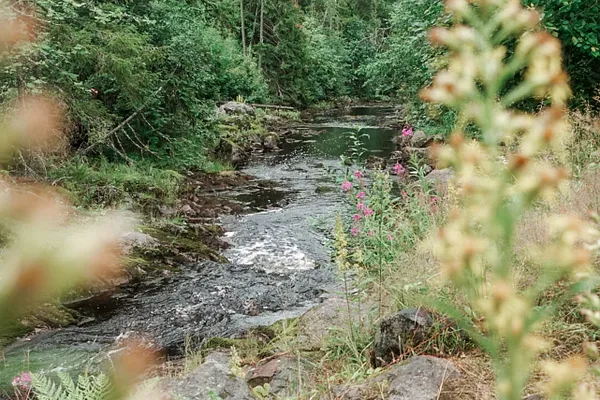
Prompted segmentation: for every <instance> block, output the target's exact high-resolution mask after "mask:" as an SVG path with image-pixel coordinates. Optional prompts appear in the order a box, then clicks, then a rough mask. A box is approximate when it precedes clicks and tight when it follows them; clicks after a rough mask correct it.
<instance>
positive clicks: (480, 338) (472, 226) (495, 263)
mask: <svg viewBox="0 0 600 400" xmlns="http://www.w3.org/2000/svg"><path fill="white" fill-rule="evenodd" d="M446 7H447V10H448V11H449V12H450V13H451V14H452V15H453V18H454V22H455V24H454V26H453V27H452V28H449V29H446V28H436V29H434V30H433V31H432V32H431V40H432V42H433V43H434V44H436V45H440V46H445V47H446V48H448V50H449V51H450V53H451V59H450V62H449V65H448V69H446V70H444V71H442V72H440V73H438V75H437V76H436V77H435V79H434V81H433V84H432V85H431V86H430V87H429V88H427V89H425V90H424V91H423V93H422V97H423V99H424V100H426V101H429V102H432V103H437V104H441V105H444V106H446V107H448V108H451V109H454V110H456V111H457V112H458V113H460V114H461V115H462V116H463V118H462V120H464V121H465V122H468V123H470V124H473V125H474V126H476V127H477V128H478V130H479V131H480V133H481V141H470V140H467V139H466V138H465V135H464V134H463V131H462V129H461V127H457V129H456V130H455V132H454V133H453V134H452V136H451V138H450V140H449V145H447V146H444V147H440V148H438V149H437V151H435V155H436V156H437V158H438V159H439V162H440V163H441V164H445V165H447V166H452V167H453V168H454V169H455V171H456V174H457V177H456V185H457V188H458V190H459V192H460V201H459V205H458V206H457V207H456V208H455V209H454V210H452V211H451V212H450V214H449V217H448V221H447V223H446V224H445V226H444V227H443V228H441V229H439V231H438V232H437V234H436V235H435V237H434V238H433V240H434V243H435V250H436V254H437V256H438V257H439V260H440V261H441V265H442V269H443V274H444V276H445V277H446V278H447V279H448V280H449V281H450V282H451V283H452V284H453V285H455V286H456V287H457V288H458V289H459V290H460V291H461V292H463V293H464V295H465V296H466V298H467V301H468V302H469V304H470V308H471V310H472V314H474V315H475V316H476V317H477V319H478V320H480V321H482V323H481V325H480V326H478V328H475V327H473V325H471V327H470V328H468V329H469V332H470V333H471V335H472V336H473V338H474V339H475V340H476V341H477V342H478V343H479V344H480V345H481V346H482V347H483V348H484V349H485V350H486V351H488V352H489V354H490V356H491V358H492V360H493V363H494V368H495V371H496V388H497V389H496V390H497V395H498V397H499V398H500V399H503V400H520V399H521V398H522V395H523V390H524V388H525V386H526V385H527V383H528V381H529V378H530V375H531V371H532V369H533V367H534V364H535V361H536V355H537V354H538V353H539V352H540V351H541V350H542V349H543V348H544V347H545V341H544V340H543V339H541V338H540V337H538V336H536V331H537V329H538V328H539V327H540V324H541V323H542V322H543V321H545V320H547V319H548V318H549V316H550V315H552V314H553V313H554V312H555V311H556V306H557V304H550V305H547V306H545V307H535V305H536V303H537V301H538V299H539V298H540V296H541V295H542V294H543V292H544V291H545V290H547V289H549V288H550V287H551V286H552V285H554V284H555V283H557V282H558V281H562V282H570V283H571V289H572V290H571V292H573V293H574V292H577V291H579V290H581V289H582V288H584V287H586V286H587V285H589V284H590V281H591V278H590V277H591V272H590V258H591V257H590V249H589V248H588V246H586V243H589V242H590V241H591V240H594V237H595V236H596V232H595V231H594V230H593V229H591V228H590V227H589V226H588V225H587V224H586V223H585V222H584V221H581V220H579V219H577V218H575V217H570V216H566V215H562V216H557V217H555V218H553V219H551V220H550V221H549V230H548V234H549V235H550V237H551V239H552V241H551V243H550V245H549V246H548V247H546V248H543V249H539V251H538V252H536V253H535V254H536V256H537V257H536V260H537V264H538V265H539V275H538V277H537V278H536V280H535V281H534V283H533V284H531V285H530V286H528V287H524V288H523V287H520V288H519V289H518V290H517V289H516V288H515V285H516V273H515V270H514V268H513V267H514V263H513V255H514V251H513V244H514V243H513V242H514V238H515V229H516V226H517V222H518V221H519V219H520V218H521V217H522V216H523V214H524V213H525V212H526V211H527V210H528V209H530V208H531V207H533V206H534V205H535V203H536V202H540V201H543V200H548V199H551V198H552V196H553V195H554V194H556V193H557V192H558V190H559V188H560V186H561V184H563V183H564V182H565V181H566V180H567V178H568V176H569V175H568V173H567V171H566V169H565V168H564V167H562V166H560V165H558V164H559V162H558V161H556V160H560V159H561V157H560V155H561V150H563V148H564V145H565V143H566V141H567V140H568V137H567V136H568V134H569V129H568V126H567V123H566V122H565V103H566V101H567V99H568V97H569V95H570V89H569V86H568V83H567V76H566V74H565V72H564V71H563V69H562V59H561V45H560V42H559V41H558V40H557V39H555V38H554V37H553V36H552V35H550V34H549V33H547V32H544V31H542V30H541V29H540V27H539V16H538V14H537V13H536V12H535V11H533V10H529V9H524V8H523V7H522V6H521V4H520V2H519V1H518V0H508V1H507V0H473V1H467V0H449V1H447V2H446ZM512 39H516V47H515V49H514V52H513V53H512V54H511V55H510V56H509V55H508V50H507V47H506V46H505V45H504V43H506V42H507V41H509V40H512ZM520 76H522V78H521V79H517V77H520ZM508 82H512V84H511V85H508ZM530 98H534V99H539V100H541V101H543V104H544V105H545V108H544V109H543V110H542V111H540V112H539V113H538V114H535V115H534V114H527V113H524V112H521V111H519V110H518V109H516V108H515V107H514V105H515V104H517V103H519V102H520V101H522V100H526V99H530ZM505 145H506V146H505ZM506 149H514V150H510V151H508V150H506ZM549 153H553V154H555V155H556V156H554V157H547V155H548V154H549ZM501 155H502V156H504V157H505V158H506V160H507V163H506V164H504V163H501V162H499V161H498V159H499V156H501ZM548 160H553V161H548ZM440 307H442V305H440ZM443 308H444V309H445V311H447V312H448V313H450V314H451V315H453V316H455V317H456V318H457V319H461V321H463V322H464V321H468V320H470V318H471V317H473V315H472V314H471V315H469V316H468V318H467V317H466V316H465V315H464V314H462V313H460V312H459V311H458V310H452V309H450V307H447V306H446V307H443ZM544 369H545V371H546V372H547V373H548V382H547V384H546V385H545V386H544V390H545V392H546V394H547V395H548V397H549V398H551V399H561V398H565V396H567V395H569V394H570V393H571V392H572V390H574V387H575V385H576V382H577V381H578V380H579V379H580V378H581V377H582V375H583V374H584V372H585V370H586V361H585V359H584V358H582V357H573V358H571V359H569V360H567V361H565V362H561V363H547V364H545V365H544ZM582 393H585V395H582ZM575 398H577V399H591V398H595V397H594V396H593V394H592V393H591V392H590V391H589V390H587V391H586V390H579V391H578V392H577V394H576V395H575Z"/></svg>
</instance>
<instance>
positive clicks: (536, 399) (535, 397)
mask: <svg viewBox="0 0 600 400" xmlns="http://www.w3.org/2000/svg"><path fill="white" fill-rule="evenodd" d="M523 400H544V396H542V395H541V394H530V395H529V396H527V397H525V398H524V399H523Z"/></svg>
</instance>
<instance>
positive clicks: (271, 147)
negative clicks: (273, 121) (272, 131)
mask: <svg viewBox="0 0 600 400" xmlns="http://www.w3.org/2000/svg"><path fill="white" fill-rule="evenodd" d="M262 146H263V149H264V151H267V152H268V151H275V150H277V149H278V147H277V135H268V136H266V137H265V138H264V139H263V143H262Z"/></svg>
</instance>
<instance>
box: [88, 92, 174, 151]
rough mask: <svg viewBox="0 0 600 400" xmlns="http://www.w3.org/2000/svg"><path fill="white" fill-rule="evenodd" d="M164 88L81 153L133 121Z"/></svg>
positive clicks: (89, 149)
mask: <svg viewBox="0 0 600 400" xmlns="http://www.w3.org/2000/svg"><path fill="white" fill-rule="evenodd" d="M162 90H163V87H162V86H161V87H159V88H158V90H157V91H156V92H154V93H153V96H150V97H149V98H148V100H147V101H146V102H145V103H144V104H142V106H141V107H140V108H138V109H137V110H136V111H135V112H134V113H133V114H131V115H130V116H129V117H127V118H126V119H125V120H124V121H123V122H121V123H120V124H119V125H117V127H116V128H114V129H113V130H112V131H110V132H108V133H107V134H106V135H105V136H104V137H103V138H102V139H101V140H99V141H97V142H94V143H92V144H91V145H89V146H88V147H86V148H85V149H82V150H80V151H79V154H81V155H85V154H87V153H89V152H90V151H91V150H92V149H93V148H94V147H96V146H98V145H99V144H101V143H105V141H106V140H107V139H109V138H110V137H111V136H113V135H114V134H115V133H117V132H119V131H120V130H121V129H123V127H124V126H125V125H127V124H128V123H129V122H131V120H132V119H134V118H135V117H136V116H137V115H138V114H139V113H141V112H142V111H143V110H144V109H145V108H146V107H148V105H149V104H150V102H151V101H152V100H153V97H154V95H157V94H158V93H160V92H161V91H162Z"/></svg>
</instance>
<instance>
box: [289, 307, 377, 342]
mask: <svg viewBox="0 0 600 400" xmlns="http://www.w3.org/2000/svg"><path fill="white" fill-rule="evenodd" d="M369 309H370V306H368V305H364V304H363V305H362V306H359V305H358V304H356V303H351V304H350V313H351V315H352V317H353V318H352V321H349V316H348V306H347V304H346V300H345V299H343V298H339V297H332V298H329V299H326V300H325V301H324V302H323V303H322V304H320V305H318V306H316V307H313V308H312V309H310V310H309V311H308V312H307V313H305V314H304V315H303V316H302V317H300V320H299V321H298V337H297V338H296V340H297V343H298V346H299V348H300V349H302V350H319V349H321V348H323V345H324V341H325V339H326V337H327V336H329V335H330V332H332V331H333V332H335V331H336V330H337V331H340V330H343V331H348V329H349V326H350V325H349V324H350V323H352V324H357V323H359V322H361V321H363V322H365V321H367V320H368V319H369V317H368V311H369ZM359 319H360V321H359Z"/></svg>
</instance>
